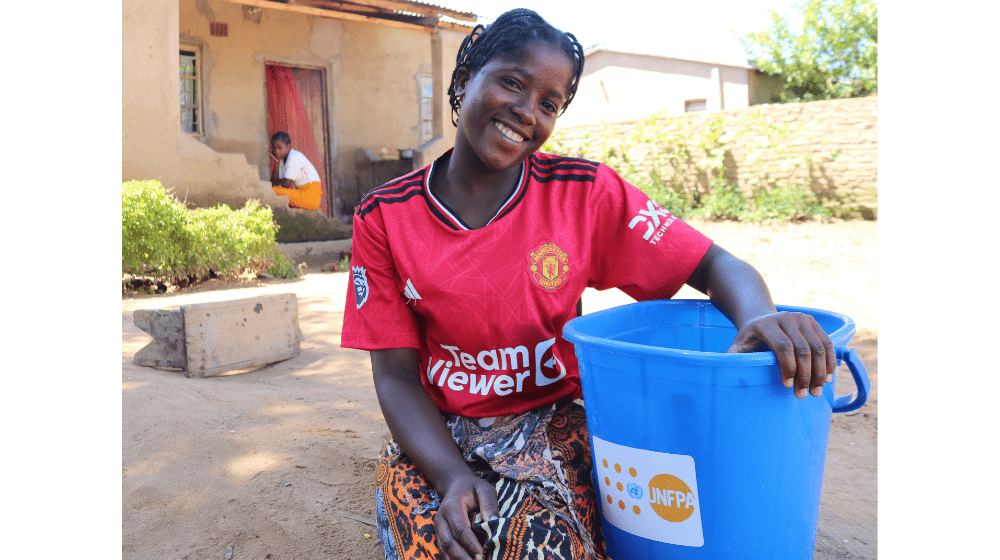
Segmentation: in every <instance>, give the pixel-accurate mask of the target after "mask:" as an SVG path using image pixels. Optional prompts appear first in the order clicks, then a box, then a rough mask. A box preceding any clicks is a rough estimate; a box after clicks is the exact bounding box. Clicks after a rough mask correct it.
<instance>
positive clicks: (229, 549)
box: [226, 545, 233, 560]
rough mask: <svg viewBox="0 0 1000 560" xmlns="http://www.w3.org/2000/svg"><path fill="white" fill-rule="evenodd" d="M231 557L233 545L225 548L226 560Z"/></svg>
mask: <svg viewBox="0 0 1000 560" xmlns="http://www.w3.org/2000/svg"><path fill="white" fill-rule="evenodd" d="M232 557H233V545H229V546H227V547H226V560H230V558H232Z"/></svg>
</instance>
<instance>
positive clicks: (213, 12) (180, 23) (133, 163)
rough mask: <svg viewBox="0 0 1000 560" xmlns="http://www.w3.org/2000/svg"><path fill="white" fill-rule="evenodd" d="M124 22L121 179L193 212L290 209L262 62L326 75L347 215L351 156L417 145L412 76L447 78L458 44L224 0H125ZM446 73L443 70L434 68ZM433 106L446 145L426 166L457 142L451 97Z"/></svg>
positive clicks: (431, 150)
mask: <svg viewBox="0 0 1000 560" xmlns="http://www.w3.org/2000/svg"><path fill="white" fill-rule="evenodd" d="M213 21H217V22H224V23H226V24H227V25H228V36H227V37H213V36H211V34H210V30H209V22H213ZM122 23H123V25H122V28H123V38H122V62H123V64H122V66H123V69H122V78H123V93H122V107H123V111H122V113H123V114H122V116H123V129H124V130H123V132H124V136H125V138H124V140H123V154H122V156H123V157H122V180H123V181H125V180H131V179H158V180H160V181H161V182H162V183H164V185H166V186H173V187H174V189H175V193H176V194H178V196H180V197H182V198H183V197H185V196H186V197H187V200H188V201H190V202H194V203H195V204H197V205H211V204H216V203H220V202H224V203H228V204H230V205H242V203H243V202H244V201H245V200H247V199H248V198H258V199H260V200H262V201H263V202H264V203H266V204H269V205H271V206H272V207H275V208H285V206H286V205H287V198H284V197H277V196H276V195H274V193H273V192H272V191H271V189H270V183H269V182H268V178H269V177H270V164H269V157H268V155H267V150H268V147H269V146H268V140H269V135H268V128H267V91H266V84H265V66H266V65H267V64H268V63H277V64H285V65H292V66H304V67H311V68H319V69H322V70H323V71H324V72H325V77H326V87H327V105H328V108H329V111H330V120H329V124H328V126H329V133H330V157H331V160H332V165H331V167H332V170H333V173H334V177H333V180H334V181H336V182H337V183H336V186H337V187H338V190H339V191H341V193H342V195H343V200H342V201H341V202H342V204H341V206H342V210H343V211H344V213H345V214H346V213H349V212H350V211H351V210H352V209H353V205H354V203H356V202H357V200H356V199H357V198H358V197H359V194H363V191H362V189H363V188H364V187H362V186H359V185H357V184H355V179H356V175H357V174H356V172H355V165H354V162H355V159H356V152H357V149H358V148H361V147H365V148H369V149H373V150H378V149H379V147H380V146H383V145H384V146H385V147H386V148H387V149H388V150H389V153H390V154H397V153H398V152H397V150H398V149H405V148H410V149H415V148H418V147H420V144H419V141H420V137H419V122H420V113H419V111H420V109H419V82H418V77H419V75H420V74H422V73H423V72H428V73H431V74H436V75H437V76H438V78H437V79H438V80H443V79H449V80H450V78H451V66H453V65H454V62H453V61H454V60H455V55H456V53H457V51H458V47H459V45H460V43H461V40H462V38H463V37H464V34H462V33H460V32H454V31H447V30H440V31H439V32H438V36H437V37H438V40H439V41H440V48H439V49H435V48H433V45H432V41H434V40H435V37H434V36H432V34H431V33H430V32H429V31H422V30H408V29H397V28H390V27H386V26H382V25H377V24H372V23H363V22H351V21H344V20H337V19H331V18H324V17H313V16H307V15H304V14H296V13H290V12H284V11H279V10H269V9H266V8H265V9H263V10H261V12H260V13H259V14H257V15H253V14H248V13H247V12H245V11H244V8H243V6H242V5H240V4H234V3H230V2H223V1H221V0H125V2H123V20H122ZM181 45H187V46H195V47H198V48H199V49H200V56H201V61H202V82H201V83H202V88H203V90H202V91H203V101H202V103H203V123H204V129H205V134H204V135H202V136H193V135H190V134H187V133H184V132H181V131H180V124H179V123H180V109H179V102H178V92H179V88H180V84H179V82H180V78H179V71H178V50H179V48H180V46H181ZM434 55H437V57H438V59H439V60H438V61H437V62H435V61H434V60H433V57H434ZM441 65H443V66H444V67H445V70H443V71H442V70H441V69H439V68H436V67H437V66H441ZM447 87H448V85H447V83H444V84H443V89H442V91H443V92H446V91H447ZM440 110H441V112H442V114H443V117H442V119H443V120H442V122H443V123H446V124H447V126H439V127H438V128H439V129H440V130H436V133H438V134H440V135H441V136H442V138H441V139H440V140H439V141H437V142H436V143H434V144H433V145H432V146H430V147H428V149H427V150H426V151H425V153H424V159H425V161H430V160H431V159H433V158H436V157H437V156H439V155H440V154H442V153H444V151H445V150H447V149H448V148H450V147H451V146H452V145H453V142H454V134H455V133H454V127H452V126H451V124H450V121H449V120H448V116H447V115H448V114H449V113H448V111H449V110H450V109H449V107H448V101H447V96H446V94H444V95H441V96H440ZM292 143H293V146H294V143H295V139H294V138H293V139H292ZM359 191H360V193H359ZM291 212H292V213H304V212H310V211H301V210H292V211H291ZM311 213H312V214H313V215H315V214H318V212H315V211H311Z"/></svg>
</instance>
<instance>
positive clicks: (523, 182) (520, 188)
mask: <svg viewBox="0 0 1000 560" xmlns="http://www.w3.org/2000/svg"><path fill="white" fill-rule="evenodd" d="M453 149H454V148H452V149H449V150H448V151H447V152H445V153H444V155H442V156H441V157H439V158H438V159H437V160H435V161H434V162H433V163H431V165H430V167H429V168H428V170H427V174H426V175H425V176H424V192H426V193H427V204H428V206H430V207H431V213H433V214H434V215H435V216H436V217H437V218H438V219H439V220H441V221H442V222H444V223H445V225H447V226H448V227H450V228H451V229H454V230H465V231H470V230H471V229H472V228H470V227H469V226H468V225H466V223H465V222H463V221H462V220H461V218H459V217H458V215H457V214H455V213H454V212H452V211H451V209H450V208H448V205H446V204H445V203H444V201H442V200H440V199H438V198H437V197H436V196H434V193H433V191H431V177H432V176H433V175H434V169H435V168H436V167H437V164H438V163H439V162H441V161H443V160H444V159H446V157H447V156H449V155H451V152H452V150H453ZM527 181H528V160H525V161H522V162H521V178H520V179H519V180H518V182H517V188H516V189H514V192H512V193H511V194H510V196H509V197H508V198H507V200H505V201H504V203H503V204H501V205H500V208H499V209H498V210H497V212H496V214H494V215H493V217H492V218H490V221H489V222H486V225H484V226H483V227H487V226H489V225H490V224H492V223H493V222H495V221H496V220H497V219H498V218H500V217H502V216H504V215H505V214H507V212H509V211H510V210H511V208H513V207H514V206H515V205H516V204H517V202H518V201H520V199H521V197H522V194H523V193H524V189H525V188H527ZM480 229H481V228H480Z"/></svg>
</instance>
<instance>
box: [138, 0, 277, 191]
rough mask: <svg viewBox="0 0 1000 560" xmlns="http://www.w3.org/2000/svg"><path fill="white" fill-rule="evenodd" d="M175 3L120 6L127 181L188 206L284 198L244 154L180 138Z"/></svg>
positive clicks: (142, 1)
mask: <svg viewBox="0 0 1000 560" xmlns="http://www.w3.org/2000/svg"><path fill="white" fill-rule="evenodd" d="M178 37H179V17H178V9H177V0H126V1H124V2H122V181H128V180H133V179H156V180H158V181H160V182H161V183H163V185H164V186H166V187H169V188H173V189H174V193H175V194H176V195H177V196H178V197H180V198H181V199H183V200H187V201H188V202H191V203H194V204H198V203H202V204H206V205H207V204H215V203H220V202H221V203H227V204H230V205H234V206H242V204H243V202H244V201H246V200H247V199H249V198H258V199H259V200H261V201H262V202H264V203H265V204H280V203H281V200H280V199H279V197H277V196H275V194H274V193H273V192H271V190H270V185H269V184H267V185H266V188H265V186H262V185H261V181H260V177H259V173H258V172H257V170H256V169H255V168H254V167H251V166H249V165H248V164H247V161H246V157H245V155H244V154H241V153H220V152H216V151H215V150H213V149H211V148H210V147H208V146H206V145H205V144H203V143H202V142H199V141H198V140H197V139H196V138H195V137H193V136H191V135H188V134H184V133H181V132H180V103H179V98H178V95H179V91H180V72H179V61H178V49H179V42H178Z"/></svg>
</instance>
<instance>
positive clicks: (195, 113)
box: [180, 46, 204, 135]
mask: <svg viewBox="0 0 1000 560" xmlns="http://www.w3.org/2000/svg"><path fill="white" fill-rule="evenodd" d="M198 55H199V53H198V49H197V48H195V47H184V46H182V47H181V49H180V67H181V96H180V98H181V99H180V101H181V130H183V131H184V132H188V133H191V134H198V135H200V134H203V133H204V130H203V129H202V115H201V60H200V57H199V56H198Z"/></svg>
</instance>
